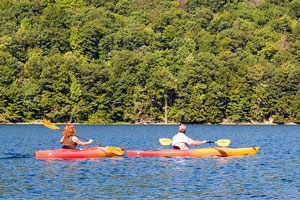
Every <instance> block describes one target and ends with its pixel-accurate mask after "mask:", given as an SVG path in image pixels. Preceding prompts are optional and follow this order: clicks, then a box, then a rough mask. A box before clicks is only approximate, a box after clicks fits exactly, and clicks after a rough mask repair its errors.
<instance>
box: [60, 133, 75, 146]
mask: <svg viewBox="0 0 300 200" xmlns="http://www.w3.org/2000/svg"><path fill="white" fill-rule="evenodd" d="M72 138H73V136H71V137H68V138H64V146H63V147H62V148H63V149H76V146H77V143H76V142H73V140H72Z"/></svg>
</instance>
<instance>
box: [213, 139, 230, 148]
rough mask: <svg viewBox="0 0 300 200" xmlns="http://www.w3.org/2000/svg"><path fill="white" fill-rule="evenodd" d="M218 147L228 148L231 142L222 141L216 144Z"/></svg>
mask: <svg viewBox="0 0 300 200" xmlns="http://www.w3.org/2000/svg"><path fill="white" fill-rule="evenodd" d="M215 143H216V144H217V145H218V146H221V147H227V146H228V145H229V144H230V140H228V139H220V140H218V141H216V142H215Z"/></svg>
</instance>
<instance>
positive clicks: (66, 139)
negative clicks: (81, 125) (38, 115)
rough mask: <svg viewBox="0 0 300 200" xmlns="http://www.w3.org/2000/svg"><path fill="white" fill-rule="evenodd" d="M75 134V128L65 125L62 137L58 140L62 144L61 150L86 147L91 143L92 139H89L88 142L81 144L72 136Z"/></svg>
mask: <svg viewBox="0 0 300 200" xmlns="http://www.w3.org/2000/svg"><path fill="white" fill-rule="evenodd" d="M74 133H75V127H74V125H73V124H68V125H66V127H65V129H64V133H63V134H64V135H63V136H62V138H61V139H60V143H61V144H64V146H63V147H62V148H63V149H76V146H77V145H80V146H87V145H89V144H91V143H92V142H93V140H92V139H90V140H89V141H88V142H82V141H80V140H79V139H78V138H77V137H76V136H74Z"/></svg>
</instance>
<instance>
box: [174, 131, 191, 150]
mask: <svg viewBox="0 0 300 200" xmlns="http://www.w3.org/2000/svg"><path fill="white" fill-rule="evenodd" d="M193 142H194V140H192V139H191V138H189V137H188V136H186V135H185V134H184V133H180V132H179V133H177V134H176V135H175V136H174V137H173V139H172V146H177V147H179V148H180V150H188V149H189V145H191V144H192V143H193Z"/></svg>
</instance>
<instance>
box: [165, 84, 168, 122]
mask: <svg viewBox="0 0 300 200" xmlns="http://www.w3.org/2000/svg"><path fill="white" fill-rule="evenodd" d="M167 92H168V90H167V89H165V124H168V101H167V100H168V93H167Z"/></svg>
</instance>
